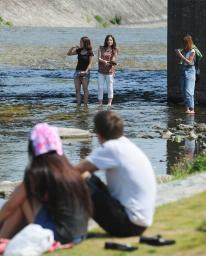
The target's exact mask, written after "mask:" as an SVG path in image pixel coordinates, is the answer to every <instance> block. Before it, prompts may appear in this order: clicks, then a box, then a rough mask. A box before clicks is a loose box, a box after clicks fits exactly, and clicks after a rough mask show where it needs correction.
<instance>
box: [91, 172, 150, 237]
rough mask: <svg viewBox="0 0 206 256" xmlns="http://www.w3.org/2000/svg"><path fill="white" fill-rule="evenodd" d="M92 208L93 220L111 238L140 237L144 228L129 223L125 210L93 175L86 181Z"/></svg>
mask: <svg viewBox="0 0 206 256" xmlns="http://www.w3.org/2000/svg"><path fill="white" fill-rule="evenodd" d="M87 184H88V186H89V189H90V192H91V197H92V201H93V207H94V214H93V218H94V220H95V221H96V222H97V223H98V224H99V225H100V226H101V227H102V228H103V229H104V230H105V231H107V233H109V234H110V235H112V236H117V237H129V236H140V235H142V233H143V232H144V231H145V230H146V227H142V226H138V225H136V224H134V223H132V222H131V221H130V219H129V218H128V215H127V213H126V211H125V208H124V207H123V206H122V205H121V203H120V202H119V201H117V200H116V199H114V198H113V197H112V196H111V195H110V193H109V191H108V189H107V186H106V185H105V184H104V183H103V182H102V181H101V180H100V179H99V178H98V177H97V176H95V175H92V176H91V178H90V179H88V180H87Z"/></svg>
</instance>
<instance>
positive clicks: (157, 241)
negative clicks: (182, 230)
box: [140, 235, 176, 246]
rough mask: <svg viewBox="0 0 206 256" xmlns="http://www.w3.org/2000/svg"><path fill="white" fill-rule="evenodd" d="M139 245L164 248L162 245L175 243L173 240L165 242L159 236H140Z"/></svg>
mask: <svg viewBox="0 0 206 256" xmlns="http://www.w3.org/2000/svg"><path fill="white" fill-rule="evenodd" d="M140 243H143V244H149V245H154V246H164V245H172V244H175V243H176V241H175V240H166V239H164V238H162V236H161V235H156V236H151V237H146V236H141V237H140Z"/></svg>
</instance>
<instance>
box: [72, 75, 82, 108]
mask: <svg viewBox="0 0 206 256" xmlns="http://www.w3.org/2000/svg"><path fill="white" fill-rule="evenodd" d="M74 85H75V90H76V99H77V105H81V95H80V90H81V80H80V79H79V78H75V79H74Z"/></svg>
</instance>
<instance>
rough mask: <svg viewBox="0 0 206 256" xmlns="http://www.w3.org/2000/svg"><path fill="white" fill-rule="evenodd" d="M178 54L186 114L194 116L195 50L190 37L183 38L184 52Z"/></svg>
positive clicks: (177, 51)
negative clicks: (180, 62)
mask: <svg viewBox="0 0 206 256" xmlns="http://www.w3.org/2000/svg"><path fill="white" fill-rule="evenodd" d="M176 54H177V56H178V57H180V59H181V60H182V65H181V77H180V85H181V90H182V94H183V98H184V102H185V105H186V113H187V114H194V113H195V111H194V92H195V76H196V75H195V63H194V61H195V50H194V49H193V41H192V37H191V36H190V35H187V36H185V37H184V38H183V51H180V50H179V49H177V50H176Z"/></svg>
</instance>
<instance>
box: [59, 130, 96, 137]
mask: <svg viewBox="0 0 206 256" xmlns="http://www.w3.org/2000/svg"><path fill="white" fill-rule="evenodd" d="M58 132H59V136H60V137H61V138H62V139H64V138H69V139H82V138H88V139H89V138H91V137H92V134H91V133H90V131H87V130H82V129H76V128H63V127H58Z"/></svg>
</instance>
